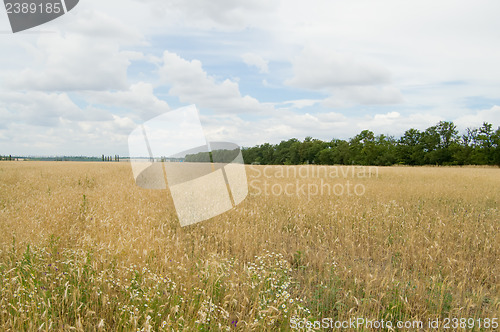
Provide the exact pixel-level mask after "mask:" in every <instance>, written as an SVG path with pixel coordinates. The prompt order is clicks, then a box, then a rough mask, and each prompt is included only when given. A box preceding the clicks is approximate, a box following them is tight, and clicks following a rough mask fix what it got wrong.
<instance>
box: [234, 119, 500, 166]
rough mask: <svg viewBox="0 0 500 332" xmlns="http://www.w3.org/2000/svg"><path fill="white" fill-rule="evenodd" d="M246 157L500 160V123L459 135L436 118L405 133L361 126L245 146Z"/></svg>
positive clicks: (281, 160)
mask: <svg viewBox="0 0 500 332" xmlns="http://www.w3.org/2000/svg"><path fill="white" fill-rule="evenodd" d="M242 152H243V159H244V160H245V163H247V164H252V163H258V164H262V165H303V164H319V165H375V166H389V165H395V164H402V165H498V166H500V127H498V128H497V129H496V130H494V129H493V126H492V124H490V123H487V122H485V123H483V125H482V126H481V127H479V128H467V130H466V132H465V133H463V134H462V135H459V133H458V131H457V129H456V126H455V124H454V123H453V122H448V121H440V122H439V123H438V124H436V125H434V126H432V127H429V128H427V129H426V130H424V131H419V130H417V129H414V128H412V129H409V130H407V131H406V132H405V133H404V135H403V136H401V137H399V138H395V137H394V136H386V135H375V134H374V133H373V132H372V131H370V130H363V131H361V133H359V134H357V135H356V136H354V137H353V138H351V139H348V140H342V139H332V140H331V141H329V142H325V141H322V140H319V139H313V138H312V137H306V138H305V139H304V141H300V140H298V139H296V138H292V139H289V140H288V141H281V142H280V143H279V144H274V145H273V144H269V143H265V144H262V145H258V146H255V147H251V148H244V149H243V150H242Z"/></svg>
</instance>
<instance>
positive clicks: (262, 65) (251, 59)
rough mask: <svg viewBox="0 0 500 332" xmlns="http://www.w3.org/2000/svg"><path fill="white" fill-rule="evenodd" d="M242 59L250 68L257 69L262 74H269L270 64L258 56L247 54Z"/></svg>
mask: <svg viewBox="0 0 500 332" xmlns="http://www.w3.org/2000/svg"><path fill="white" fill-rule="evenodd" d="M242 59H243V62H245V63H246V64H247V65H248V66H253V67H257V68H258V69H259V72H261V73H268V72H269V68H268V62H267V61H266V60H264V59H263V58H262V57H261V56H260V55H258V54H254V53H245V54H243V55H242Z"/></svg>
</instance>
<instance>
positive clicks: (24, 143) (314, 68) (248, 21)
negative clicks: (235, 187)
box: [0, 0, 500, 155]
mask: <svg viewBox="0 0 500 332" xmlns="http://www.w3.org/2000/svg"><path fill="white" fill-rule="evenodd" d="M498 13H500V2H499V1H497V0H489V1H488V0H481V1H475V2H472V1H457V0H440V1H435V0H433V1H429V0H419V1H411V2H410V1H397V0H380V1H368V0H365V1H360V0H354V1H332V0H308V1H298V0H252V1H242V0H214V1H206V0H106V1H102V0H80V3H79V4H78V6H77V7H75V8H74V9H73V10H72V11H71V12H69V13H68V14H66V15H64V16H62V17H60V18H58V19H56V20H54V21H52V22H50V23H48V24H45V25H43V26H40V27H36V28H34V29H32V30H30V31H27V32H21V33H17V34H12V33H11V32H10V25H9V21H8V18H7V14H6V11H5V10H4V9H3V8H2V9H0V45H1V52H0V154H13V155H101V154H103V153H105V154H110V155H114V154H120V155H128V148H127V140H128V135H129V134H130V133H131V132H132V131H133V130H134V129H135V128H136V127H137V125H139V124H141V123H143V122H145V121H148V120H150V119H152V118H154V117H155V116H157V115H160V114H163V113H165V112H168V111H175V109H177V108H179V107H182V106H187V105H191V104H195V105H196V106H197V108H198V109H199V110H200V113H201V120H202V125H203V128H204V130H205V134H206V135H207V137H208V139H209V140H215V141H218V140H224V141H230V142H235V143H238V144H240V145H243V146H253V145H256V144H260V143H264V142H271V143H277V142H279V141H280V140H283V139H289V138H292V137H296V138H299V139H303V138H304V137H305V136H313V137H317V138H321V139H324V140H330V139H332V138H344V139H345V138H349V137H352V136H354V135H355V134H357V133H359V132H360V131H361V130H363V129H370V130H372V131H374V132H375V133H383V134H391V135H396V136H399V135H401V134H402V133H403V132H404V131H405V130H406V129H408V128H411V127H414V128H418V129H421V130H422V129H425V128H427V127H429V126H431V125H433V124H435V123H437V122H438V121H440V120H451V121H454V122H455V123H456V125H457V126H458V128H459V129H460V130H464V129H465V128H466V127H469V126H479V125H481V123H482V122H483V121H488V122H490V123H493V124H494V126H495V127H496V126H499V125H500V63H499V59H500V20H499V19H498Z"/></svg>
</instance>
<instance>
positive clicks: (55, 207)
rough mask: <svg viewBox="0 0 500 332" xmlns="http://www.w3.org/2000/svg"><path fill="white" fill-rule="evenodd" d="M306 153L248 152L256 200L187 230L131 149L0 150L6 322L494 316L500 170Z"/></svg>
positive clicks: (302, 321) (147, 324)
mask: <svg viewBox="0 0 500 332" xmlns="http://www.w3.org/2000/svg"><path fill="white" fill-rule="evenodd" d="M301 167H302V168H303V169H304V167H305V169H307V172H304V173H298V172H297V171H296V170H297V169H299V166H294V167H283V166H279V167H278V166H247V176H248V180H249V195H248V197H247V198H246V199H245V201H244V202H243V203H242V204H240V205H239V206H237V207H236V208H235V209H233V210H231V211H229V212H226V213H224V214H222V215H220V216H217V217H215V218H212V219H211V220H208V221H205V222H202V223H199V224H196V225H193V226H189V227H184V228H181V227H180V225H179V222H178V220H177V216H176V213H175V210H174V207H173V201H172V199H171V197H170V196H169V192H168V190H144V189H141V188H139V187H137V186H136V185H135V183H134V179H133V176H132V172H131V168H130V165H129V164H128V163H126V162H121V163H70V162H60V163H57V162H27V161H25V162H0V230H1V232H0V294H1V298H0V329H1V330H6V331H25V330H26V331H34V330H41V331H49V330H50V331H70V330H75V331H94V330H96V331H141V330H142V331H221V330H222V331H224V330H227V331H231V330H238V331H281V330H284V331H287V330H293V329H294V327H305V326H306V324H307V323H306V322H310V324H315V323H314V322H316V321H321V320H322V319H324V318H327V319H331V322H332V324H333V322H344V321H349V320H350V319H351V320H352V319H364V320H365V321H370V320H372V321H382V320H383V321H385V322H387V321H390V322H392V324H393V326H394V324H396V322H398V321H401V322H417V321H421V322H424V326H423V328H421V327H420V329H424V330H430V329H431V328H430V327H429V326H428V325H427V324H428V322H429V320H431V321H432V320H437V319H439V320H440V325H439V328H438V330H445V327H444V325H443V323H444V321H445V319H446V318H448V319H453V318H456V319H459V320H460V319H462V323H463V322H464V319H467V321H466V322H465V324H471V322H472V325H469V326H465V325H463V326H462V328H464V326H465V329H466V330H477V331H479V330H492V329H493V327H492V325H491V324H492V323H493V322H494V321H493V319H495V318H496V319H498V318H499V313H500V297H499V290H500V288H499V277H500V270H499V253H500V250H499V249H500V238H499V236H498V231H499V229H500V210H499V207H500V169H498V168H480V167H468V168H458V167H457V168H446V167H416V168H412V167H382V168H378V169H376V170H375V169H370V170H369V172H368V173H367V174H368V175H366V174H365V175H366V176H362V177H359V176H356V175H352V174H358V175H359V173H356V172H359V168H354V167H342V168H341V167H337V168H334V167H331V168H323V169H321V170H322V172H321V171H319V172H314V171H313V170H314V169H315V167H316V166H301ZM294 168H295V169H296V170H295V171H293V170H292V169H294ZM316 169H317V170H318V169H319V168H318V167H316ZM335 169H336V170H339V169H341V170H342V172H344V171H345V172H347V173H349V172H352V174H351V173H349V174H351V175H352V176H351V175H347V176H343V175H341V176H340V177H334V176H331V174H330V173H328V172H331V171H332V170H335ZM342 172H341V173H342ZM304 174H306V176H303V175H304ZM347 181H349V182H350V185H351V186H352V188H351V189H353V188H354V186H357V193H355V194H351V193H349V194H348V193H347V192H346V191H344V192H343V193H342V194H339V191H337V192H334V190H332V191H329V190H328V191H327V192H321V193H320V192H317V191H318V189H320V190H322V189H321V188H323V189H324V188H327V186H328V185H330V186H331V187H333V188H334V189H335V188H337V189H339V190H340V189H341V188H344V189H345V188H346V184H347ZM335 184H338V186H337V187H334V185H335ZM301 186H305V187H301ZM342 186H344V187H342ZM285 189H289V190H288V191H286V192H285ZM266 190H267V192H266ZM470 319H472V321H471V320H470ZM488 322H490V325H489V327H488V325H487V323H488ZM479 323H481V324H483V326H482V327H481V328H480V327H479ZM311 326H312V327H311V329H317V330H330V328H331V327H329V328H326V329H324V328H323V327H320V328H319V329H318V328H317V327H318V326H316V327H315V326H314V325H311ZM357 329H358V330H366V331H369V330H391V329H390V328H382V329H375V327H373V328H372V327H371V326H368V325H362V326H361V327H360V326H358V327H357ZM415 329H417V328H415V326H413V327H411V328H408V327H407V328H406V329H401V330H415ZM302 330H304V329H302ZM351 330H352V328H351ZM393 330H398V329H397V328H393ZM448 330H449V329H448Z"/></svg>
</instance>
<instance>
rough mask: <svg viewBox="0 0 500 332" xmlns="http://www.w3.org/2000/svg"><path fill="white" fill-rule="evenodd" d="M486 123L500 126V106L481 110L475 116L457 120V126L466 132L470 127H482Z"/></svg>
mask: <svg viewBox="0 0 500 332" xmlns="http://www.w3.org/2000/svg"><path fill="white" fill-rule="evenodd" d="M484 122H488V123H491V124H493V125H496V126H500V106H498V105H495V106H493V107H492V108H490V109H487V110H479V111H476V112H475V113H473V114H466V115H463V116H460V117H459V118H458V119H456V120H455V124H456V125H457V128H459V129H460V130H465V128H468V127H476V128H477V127H481V126H482V125H483V123H484ZM495 129H496V127H495Z"/></svg>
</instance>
